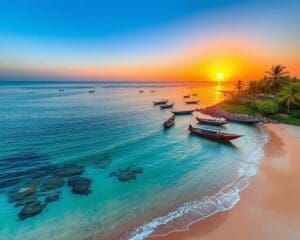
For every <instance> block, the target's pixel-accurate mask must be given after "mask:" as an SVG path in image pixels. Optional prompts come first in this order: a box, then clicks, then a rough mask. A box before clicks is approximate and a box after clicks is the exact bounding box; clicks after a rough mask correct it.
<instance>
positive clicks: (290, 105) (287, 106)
mask: <svg viewBox="0 0 300 240" xmlns="http://www.w3.org/2000/svg"><path fill="white" fill-rule="evenodd" d="M290 106H291V104H288V106H287V107H288V113H289V112H290Z"/></svg>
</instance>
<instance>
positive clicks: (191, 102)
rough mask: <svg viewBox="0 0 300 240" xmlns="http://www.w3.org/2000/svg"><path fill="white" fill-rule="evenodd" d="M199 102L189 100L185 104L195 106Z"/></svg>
mask: <svg viewBox="0 0 300 240" xmlns="http://www.w3.org/2000/svg"><path fill="white" fill-rule="evenodd" d="M198 102H199V100H191V101H186V102H185V103H186V104H197V103H198Z"/></svg>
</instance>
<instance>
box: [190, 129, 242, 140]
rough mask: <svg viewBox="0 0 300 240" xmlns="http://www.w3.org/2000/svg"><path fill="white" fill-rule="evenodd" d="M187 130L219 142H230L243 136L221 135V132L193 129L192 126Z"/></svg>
mask: <svg viewBox="0 0 300 240" xmlns="http://www.w3.org/2000/svg"><path fill="white" fill-rule="evenodd" d="M189 130H190V132H191V133H193V134H195V135H198V136H201V137H205V138H209V139H212V140H219V141H231V140H234V139H237V138H240V137H242V136H243V135H237V134H231V133H223V132H221V131H216V130H209V129H205V128H194V127H193V126H192V125H189Z"/></svg>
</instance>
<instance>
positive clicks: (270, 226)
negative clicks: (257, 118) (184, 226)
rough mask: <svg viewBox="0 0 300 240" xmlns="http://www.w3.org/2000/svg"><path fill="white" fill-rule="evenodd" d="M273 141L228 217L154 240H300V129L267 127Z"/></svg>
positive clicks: (221, 215) (224, 214)
mask: <svg viewBox="0 0 300 240" xmlns="http://www.w3.org/2000/svg"><path fill="white" fill-rule="evenodd" d="M264 128H265V129H266V130H267V131H268V132H269V135H270V141H269V143H268V144H266V146H265V156H264V158H263V159H262V163H261V165H260V169H259V170H258V173H257V175H256V176H254V177H252V178H250V186H248V187H247V188H246V189H245V190H243V191H242V192H240V197H241V200H240V201H239V202H238V203H237V204H236V206H235V207H234V208H233V209H231V210H229V211H226V212H221V213H218V214H216V215H214V216H211V217H209V218H207V219H205V220H203V221H199V222H197V223H195V224H193V225H191V226H190V229H189V230H187V231H183V232H174V233H170V234H168V235H166V236H162V237H150V238H149V239H151V240H199V239H204V240H207V239H209V240H215V239H216V240H219V239H222V240H223V239H228V240H232V239H243V240H250V239H251V240H254V239H255V240H266V239H270V240H276V239H278V240H279V239H280V240H282V239H285V240H294V239H295V240H298V239H300V185H299V184H300V127H295V126H288V125H283V124H266V125H264Z"/></svg>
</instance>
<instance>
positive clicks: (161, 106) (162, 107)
mask: <svg viewBox="0 0 300 240" xmlns="http://www.w3.org/2000/svg"><path fill="white" fill-rule="evenodd" d="M173 106H174V103H170V104H164V105H160V108H161V109H166V108H172V107H173Z"/></svg>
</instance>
